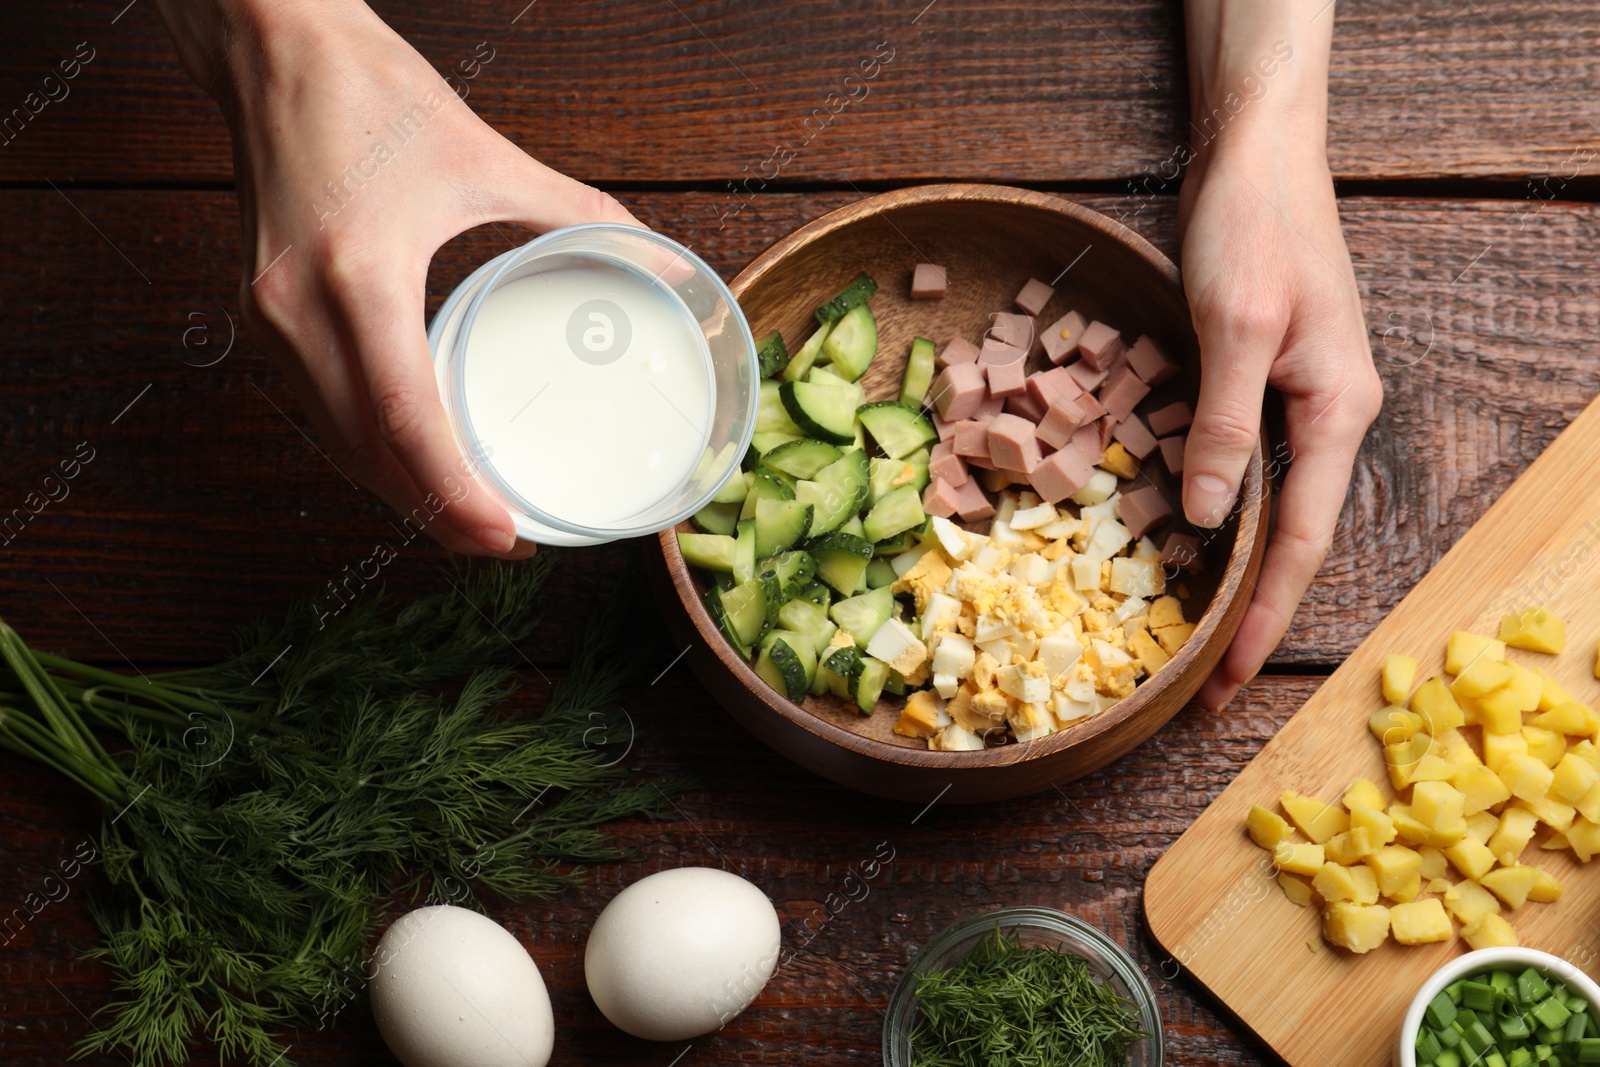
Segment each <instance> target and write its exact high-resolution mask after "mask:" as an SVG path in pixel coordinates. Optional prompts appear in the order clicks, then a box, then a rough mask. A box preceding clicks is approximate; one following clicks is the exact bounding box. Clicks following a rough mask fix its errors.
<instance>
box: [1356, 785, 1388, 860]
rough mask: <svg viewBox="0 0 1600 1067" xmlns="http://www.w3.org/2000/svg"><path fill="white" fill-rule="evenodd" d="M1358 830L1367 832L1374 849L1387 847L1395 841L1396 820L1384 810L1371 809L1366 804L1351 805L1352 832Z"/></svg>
mask: <svg viewBox="0 0 1600 1067" xmlns="http://www.w3.org/2000/svg"><path fill="white" fill-rule="evenodd" d="M1347 795H1348V794H1347ZM1358 829H1361V830H1365V831H1367V838H1368V840H1369V841H1370V842H1371V843H1372V845H1373V847H1374V848H1376V847H1378V846H1380V845H1387V844H1388V843H1389V842H1391V841H1393V840H1394V839H1395V828H1394V820H1393V819H1391V818H1389V816H1388V815H1387V814H1385V813H1384V812H1383V811H1382V810H1380V809H1378V808H1369V807H1367V806H1366V805H1365V804H1352V805H1350V832H1351V833H1354V832H1355V831H1356V830H1358Z"/></svg>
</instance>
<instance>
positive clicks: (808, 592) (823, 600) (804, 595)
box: [796, 556, 833, 608]
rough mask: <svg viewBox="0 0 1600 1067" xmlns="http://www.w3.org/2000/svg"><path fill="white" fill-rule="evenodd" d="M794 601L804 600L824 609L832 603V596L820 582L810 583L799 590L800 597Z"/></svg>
mask: <svg viewBox="0 0 1600 1067" xmlns="http://www.w3.org/2000/svg"><path fill="white" fill-rule="evenodd" d="M812 558H813V559H815V558H816V557H815V556H813V557H812ZM818 566H819V567H820V566H821V564H818ZM796 599H799V600H804V601H807V602H808V603H811V604H816V605H819V606H820V607H824V608H826V607H827V606H828V605H829V604H832V603H833V594H832V593H830V592H829V591H828V587H827V586H825V585H823V584H822V583H821V582H812V583H811V584H810V585H808V586H806V587H805V588H804V589H802V590H800V595H799V597H798V598H796Z"/></svg>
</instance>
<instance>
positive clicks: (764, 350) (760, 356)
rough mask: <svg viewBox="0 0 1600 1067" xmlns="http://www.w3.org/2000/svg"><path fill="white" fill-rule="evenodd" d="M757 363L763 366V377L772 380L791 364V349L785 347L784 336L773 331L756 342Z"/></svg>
mask: <svg viewBox="0 0 1600 1067" xmlns="http://www.w3.org/2000/svg"><path fill="white" fill-rule="evenodd" d="M756 361H757V362H758V363H759V364H760V365H761V377H763V378H770V377H772V376H773V375H774V374H776V373H778V370H779V368H781V367H782V366H783V365H784V364H785V363H787V362H789V349H788V348H786V347H785V346H784V343H783V334H781V333H779V332H778V331H777V330H773V331H772V332H771V333H769V334H767V335H766V336H765V337H763V338H761V339H760V340H758V341H757V342H756Z"/></svg>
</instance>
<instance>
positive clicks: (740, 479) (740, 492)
mask: <svg viewBox="0 0 1600 1067" xmlns="http://www.w3.org/2000/svg"><path fill="white" fill-rule="evenodd" d="M749 492H750V478H749V476H748V475H747V474H744V473H743V472H741V473H739V474H735V475H734V476H733V477H732V478H729V479H728V480H727V481H726V482H725V483H723V486H722V488H721V489H719V490H717V495H716V496H714V497H712V498H711V502H712V503H713V504H742V503H744V498H745V494H747V493H749Z"/></svg>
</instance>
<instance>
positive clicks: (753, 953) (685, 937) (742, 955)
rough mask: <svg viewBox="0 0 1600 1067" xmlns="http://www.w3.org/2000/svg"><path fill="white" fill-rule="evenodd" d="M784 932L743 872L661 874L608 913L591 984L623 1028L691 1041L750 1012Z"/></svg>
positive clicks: (595, 940)
mask: <svg viewBox="0 0 1600 1067" xmlns="http://www.w3.org/2000/svg"><path fill="white" fill-rule="evenodd" d="M780 936H781V934H780V930H779V924H778V913H777V911H775V910H774V909H773V907H772V902H771V901H770V900H768V899H767V895H766V894H765V893H763V892H762V891H761V890H760V889H758V888H756V887H755V886H754V885H752V884H750V883H749V882H747V881H745V880H744V879H743V878H740V877H739V876H738V875H734V874H729V873H728V872H727V871H722V870H717V869H716V868H713V867H682V868H679V869H677V870H671V871H661V872H660V873H658V874H652V875H650V876H649V877H647V878H641V879H640V880H639V881H637V882H635V883H634V884H633V885H631V886H629V887H628V888H626V889H624V890H623V891H622V892H620V893H618V894H617V895H616V897H614V898H613V899H612V901H611V903H609V904H607V905H606V907H605V910H604V911H602V912H601V913H600V918H599V919H597V920H595V924H594V929H593V930H592V931H590V934H589V944H588V946H587V947H586V948H585V949H584V955H583V972H584V978H585V980H586V981H587V982H588V985H589V995H590V996H592V997H593V998H594V1002H595V1004H596V1005H597V1006H598V1007H599V1008H600V1011H601V1012H602V1013H604V1015H605V1017H606V1018H607V1019H610V1020H611V1022H612V1023H613V1024H614V1025H615V1026H616V1027H617V1028H618V1029H620V1030H624V1031H626V1032H627V1033H630V1034H632V1035H633V1036H635V1037H642V1038H647V1039H649V1040H652V1041H682V1040H684V1039H686V1038H691V1037H698V1036H699V1035H701V1034H706V1033H710V1032H711V1031H713V1030H716V1029H717V1028H719V1027H721V1026H722V1025H723V1024H725V1023H726V1022H727V1021H728V1020H730V1019H732V1018H733V1017H734V1016H735V1015H738V1014H739V1013H740V1012H741V1011H743V1010H744V1009H745V1008H747V1007H749V1005H750V1002H751V1001H752V1000H754V999H755V998H756V996H757V994H759V993H760V992H761V990H762V987H764V986H765V985H766V984H767V979H769V978H771V977H772V972H773V969H774V968H775V967H776V966H777V963H778V945H779V940H780ZM408 1067H411V1065H408Z"/></svg>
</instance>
